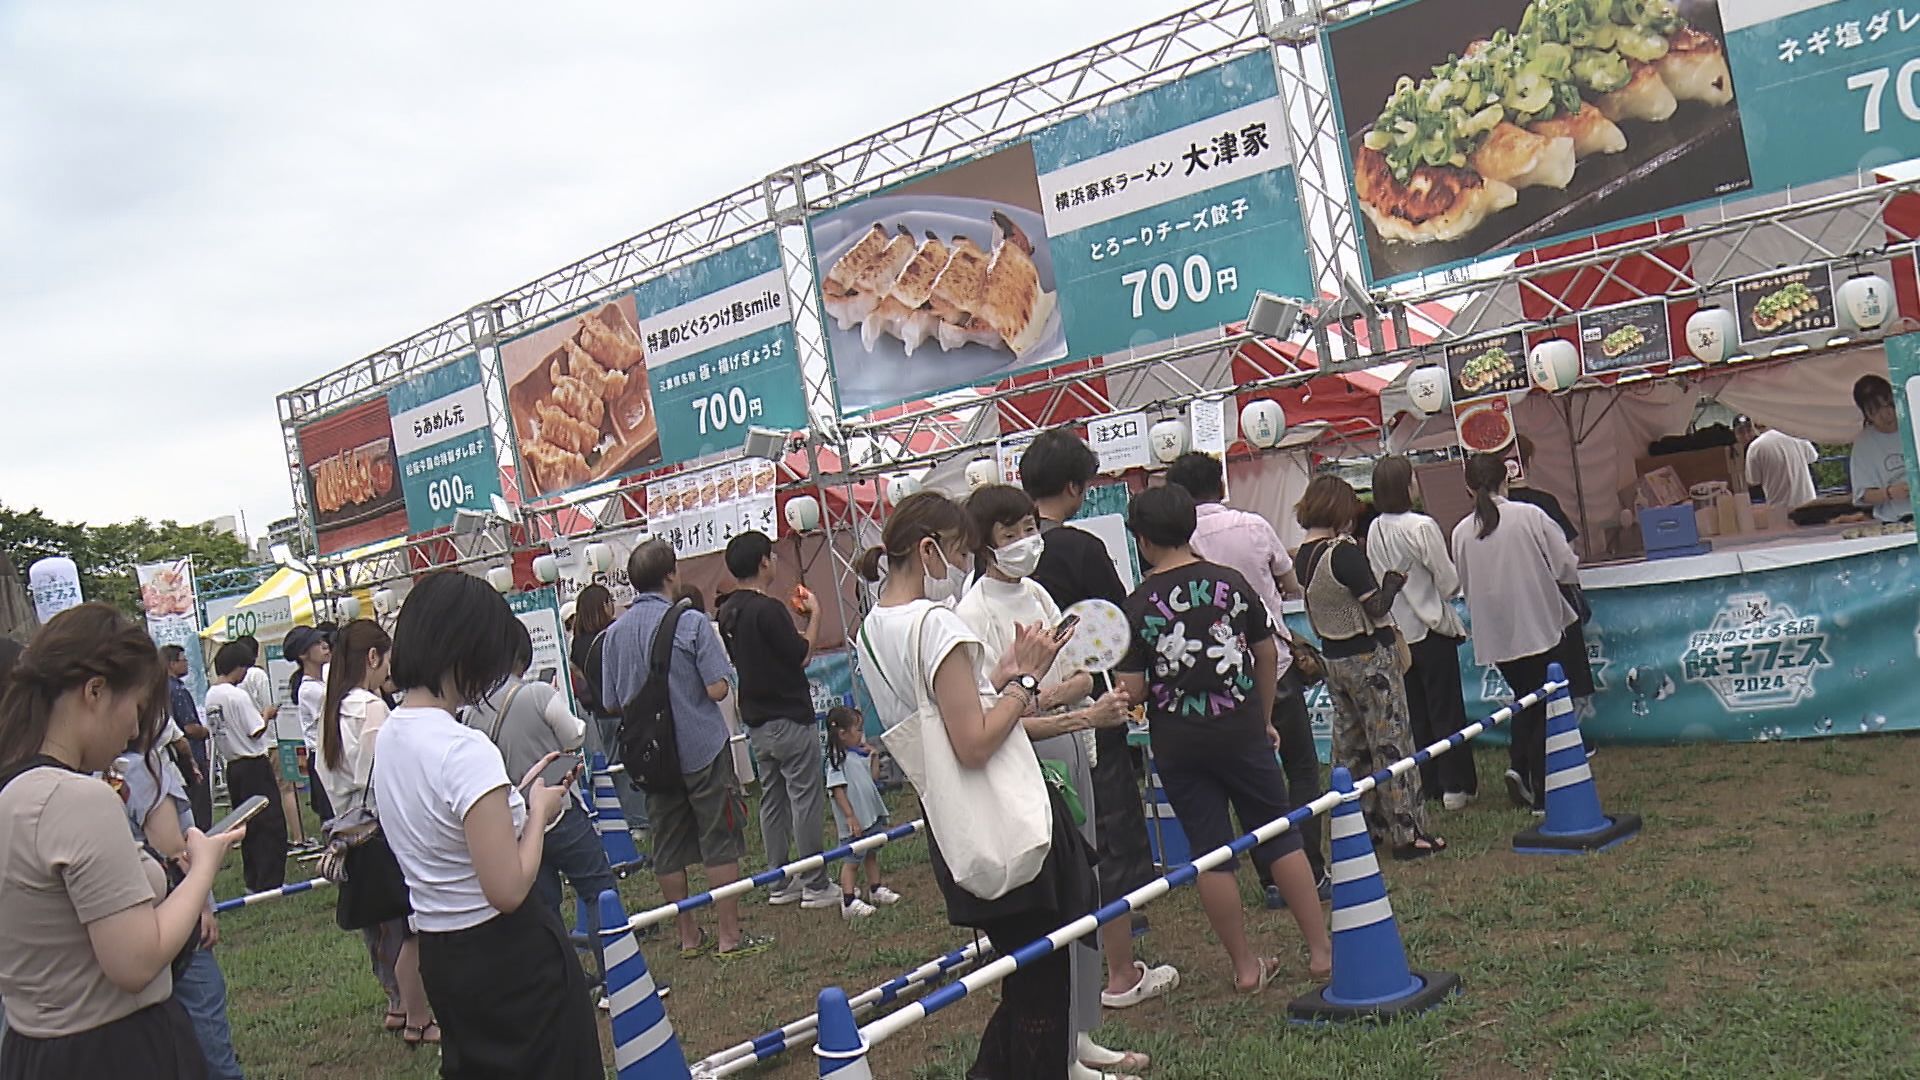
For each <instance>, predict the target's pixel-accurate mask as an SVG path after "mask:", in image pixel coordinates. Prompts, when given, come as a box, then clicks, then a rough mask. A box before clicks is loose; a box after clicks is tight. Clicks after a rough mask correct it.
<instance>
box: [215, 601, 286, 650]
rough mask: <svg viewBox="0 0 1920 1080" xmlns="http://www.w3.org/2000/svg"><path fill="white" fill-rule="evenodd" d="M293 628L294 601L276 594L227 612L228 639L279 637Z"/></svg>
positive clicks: (262, 639) (263, 639) (264, 639)
mask: <svg viewBox="0 0 1920 1080" xmlns="http://www.w3.org/2000/svg"><path fill="white" fill-rule="evenodd" d="M291 629H293V601H292V600H290V599H288V598H287V597H284V596H275V597H271V598H269V599H266V600H262V601H260V602H259V603H257V604H247V605H245V606H243V607H236V608H234V609H233V610H232V611H229V612H227V640H228V641H232V640H234V639H236V638H243V637H250V638H254V639H256V640H260V641H266V640H269V639H278V638H280V637H282V636H284V635H285V634H286V632H287V631H288V630H291Z"/></svg>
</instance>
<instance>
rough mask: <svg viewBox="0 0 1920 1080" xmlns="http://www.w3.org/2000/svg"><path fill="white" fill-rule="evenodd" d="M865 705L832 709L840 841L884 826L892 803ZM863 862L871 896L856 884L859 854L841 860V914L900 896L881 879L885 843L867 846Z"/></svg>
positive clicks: (831, 766)
mask: <svg viewBox="0 0 1920 1080" xmlns="http://www.w3.org/2000/svg"><path fill="white" fill-rule="evenodd" d="M865 727H866V722H865V721H864V720H862V719H861V717H860V713H859V710H857V709H849V708H847V707H846V706H845V705H835V706H834V707H833V708H832V709H829V710H828V711H827V794H828V795H829V796H831V797H832V799H833V826H834V828H835V829H836V830H838V832H839V836H840V842H841V843H843V844H844V843H847V842H848V841H850V840H854V839H856V838H858V837H862V836H869V835H872V834H873V833H877V832H884V831H885V830H886V828H887V804H886V803H884V802H882V801H881V800H880V789H879V788H878V787H876V786H874V783H873V757H872V755H873V751H871V750H869V749H867V740H866V734H865V732H864V730H863V729H864V728H865ZM862 866H863V867H864V869H865V870H866V874H867V898H866V899H865V900H862V899H861V898H860V894H859V892H858V891H857V890H856V889H855V888H854V866H853V860H851V859H847V860H845V861H843V862H842V863H841V864H840V914H841V916H842V917H843V918H846V919H849V920H852V919H864V918H866V917H867V916H869V915H871V914H873V913H874V911H875V910H877V909H876V908H875V907H874V905H875V904H879V905H882V906H886V905H891V904H897V903H899V902H900V894H899V893H897V892H894V891H893V890H892V889H889V888H887V887H886V885H884V884H882V883H881V881H880V852H879V849H877V848H876V849H874V850H873V851H869V852H867V855H866V858H865V859H864V860H863V861H862Z"/></svg>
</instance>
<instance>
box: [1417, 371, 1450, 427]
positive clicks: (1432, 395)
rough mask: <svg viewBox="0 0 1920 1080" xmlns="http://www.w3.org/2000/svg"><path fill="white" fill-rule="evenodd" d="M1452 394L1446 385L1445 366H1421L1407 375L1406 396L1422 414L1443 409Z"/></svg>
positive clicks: (1428, 414)
mask: <svg viewBox="0 0 1920 1080" xmlns="http://www.w3.org/2000/svg"><path fill="white" fill-rule="evenodd" d="M1452 396H1453V395H1452V392H1451V391H1450V390H1449V389H1448V387H1447V369H1446V368H1443V367H1423V368H1421V369H1419V370H1418V371H1415V372H1414V373H1413V374H1411V375H1408V376H1407V397H1408V398H1409V399H1410V400H1412V402H1413V407H1414V408H1416V409H1418V410H1420V413H1421V415H1423V416H1432V415H1433V414H1434V413H1437V412H1439V411H1440V410H1442V409H1445V408H1446V407H1447V402H1448V400H1449V399H1451V398H1452Z"/></svg>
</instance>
